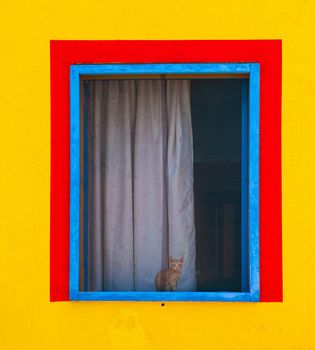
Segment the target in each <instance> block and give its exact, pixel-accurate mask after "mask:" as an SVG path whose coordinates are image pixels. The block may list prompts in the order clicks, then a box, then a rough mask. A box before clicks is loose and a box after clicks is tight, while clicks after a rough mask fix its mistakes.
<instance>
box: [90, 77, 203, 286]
mask: <svg viewBox="0 0 315 350" xmlns="http://www.w3.org/2000/svg"><path fill="white" fill-rule="evenodd" d="M88 84H89V88H88V140H87V142H88V182H87V186H88V215H87V218H86V219H87V220H88V223H87V226H88V237H89V238H88V242H85V243H84V244H88V286H87V290H89V291H133V290H135V291H154V290H155V286H154V278H155V275H156V273H157V272H158V271H159V270H161V269H163V268H167V267H168V258H169V256H173V257H175V258H177V257H178V258H179V257H180V256H184V265H183V269H182V274H181V278H180V280H179V283H178V290H195V251H196V248H195V226H194V199H193V148H192V127H191V113H190V82H189V81H188V80H108V81H105V80H103V81H102V80H95V81H90V82H89V83H88Z"/></svg>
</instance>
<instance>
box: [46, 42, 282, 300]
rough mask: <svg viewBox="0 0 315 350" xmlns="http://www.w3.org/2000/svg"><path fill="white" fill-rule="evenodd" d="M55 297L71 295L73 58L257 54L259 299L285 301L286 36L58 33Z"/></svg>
mask: <svg viewBox="0 0 315 350" xmlns="http://www.w3.org/2000/svg"><path fill="white" fill-rule="evenodd" d="M50 54H51V57H50V58H51V184H50V185H51V192H50V300H51V301H67V300H69V194H70V182H69V179H70V172H69V166H70V164H69V159H70V148H69V147H70V146H69V145H70V98H69V97H70V89H69V72H70V65H71V64H76V63H84V64H91V63H114V62H119V63H218V62H222V63H223V62H224V63H228V62H240V63H242V62H257V63H260V67H261V73H260V74H261V80H260V103H261V104H260V301H265V302H267V301H268V302H271V301H273V302H280V301H282V298H283V287H282V210H281V80H282V68H281V65H282V45H281V40H216V41H213V40H207V41H199V40H197V41H186V40H184V41H59V40H57V41H51V45H50Z"/></svg>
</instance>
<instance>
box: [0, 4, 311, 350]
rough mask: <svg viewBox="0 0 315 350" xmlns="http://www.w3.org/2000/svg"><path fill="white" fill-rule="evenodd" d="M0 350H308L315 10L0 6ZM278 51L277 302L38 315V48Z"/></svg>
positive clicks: (45, 127) (42, 159)
mask: <svg viewBox="0 0 315 350" xmlns="http://www.w3.org/2000/svg"><path fill="white" fill-rule="evenodd" d="M0 13H1V20H0V53H1V54H0V61H1V79H0V116H1V124H0V150H1V158H0V159H1V163H0V164H1V171H0V348H2V349H5V350H7V349H42V348H45V349H59V350H61V349H91V348H98V349H270V350H271V349H314V348H315V336H312V333H314V328H315V327H314V326H315V300H314V298H315V293H314V292H313V290H314V288H315V272H314V271H315V268H314V266H315V254H314V251H315V214H314V212H315V210H314V209H315V204H314V201H315V181H314V180H315V175H314V172H315V157H314V151H313V150H314V149H315V137H314V133H315V122H314V120H315V119H314V110H315V98H314V96H315V70H314V60H315V45H314V34H315V21H314V17H315V2H314V1H313V0H286V1H284V0H281V1H269V0H264V1H262V0H258V1H257V0H256V1H248V0H240V1H231V0H223V1H219V2H213V3H212V4H211V3H210V2H209V1H198V2H191V1H187V0H185V1H178V0H176V1H173V2H170V1H166V0H160V1H143V0H134V1H130V0H128V1H119V0H116V1H111V2H109V1H108V2H105V1H95V0H91V1H67V2H66V1H61V0H55V1H46V0H41V1H35V0H30V1H28V2H26V1H14V2H9V1H5V0H2V1H1V3H0ZM275 38H276V39H283V99H282V103H283V122H282V130H283V137H282V142H283V143H282V145H283V261H284V266H283V267H284V302H283V303H261V304H255V303H254V304H242V303H230V304H228V303H226V304H224V303H206V304H203V303H165V306H163V307H162V306H160V303H119V302H116V303H112V302H111V303H69V302H65V303H50V302H49V181H50V86H49V84H50V82H49V64H50V63H49V40H50V39H103V40H106V39H275Z"/></svg>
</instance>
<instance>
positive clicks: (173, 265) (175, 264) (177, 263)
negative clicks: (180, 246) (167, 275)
mask: <svg viewBox="0 0 315 350" xmlns="http://www.w3.org/2000/svg"><path fill="white" fill-rule="evenodd" d="M183 263H184V257H183V256H181V257H180V258H179V259H175V258H173V257H171V256H170V258H169V268H170V269H172V270H175V271H180V270H181V269H182V267H183Z"/></svg>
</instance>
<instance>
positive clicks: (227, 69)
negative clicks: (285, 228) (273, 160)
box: [69, 63, 260, 301]
mask: <svg viewBox="0 0 315 350" xmlns="http://www.w3.org/2000/svg"><path fill="white" fill-rule="evenodd" d="M126 74H128V75H135V77H136V76H137V75H143V74H146V75H151V74H152V75H154V74H176V75H179V74H180V75H194V74H209V75H210V74H211V75H213V74H215V75H218V78H220V75H221V76H222V75H226V74H233V75H240V76H241V75H244V74H246V75H248V79H246V80H245V79H244V81H243V83H242V135H243V136H242V169H241V187H242V190H241V202H242V206H241V241H242V243H241V244H242V256H241V263H242V291H241V292H224V291H222V292H105V291H104V292H85V291H84V292H83V291H80V288H79V278H80V276H79V275H80V176H81V175H80V173H81V171H80V167H81V164H80V147H81V140H80V135H81V133H80V130H81V126H80V122H81V118H80V103H81V101H80V98H81V96H80V76H81V75H84V76H93V75H94V76H95V75H126ZM259 94H260V66H259V64H258V63H228V64H226V63H224V64H213V63H209V64H205V63H204V64H95V65H81V64H77V65H71V67H70V279H69V288H70V300H100V301H101V300H104V301H105V300H107V301H109V300H113V301H114V300H130V301H132V300H133V301H259V290H260V282H259V109H260V107H259V106H260V103H259ZM244 135H246V136H244Z"/></svg>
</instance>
